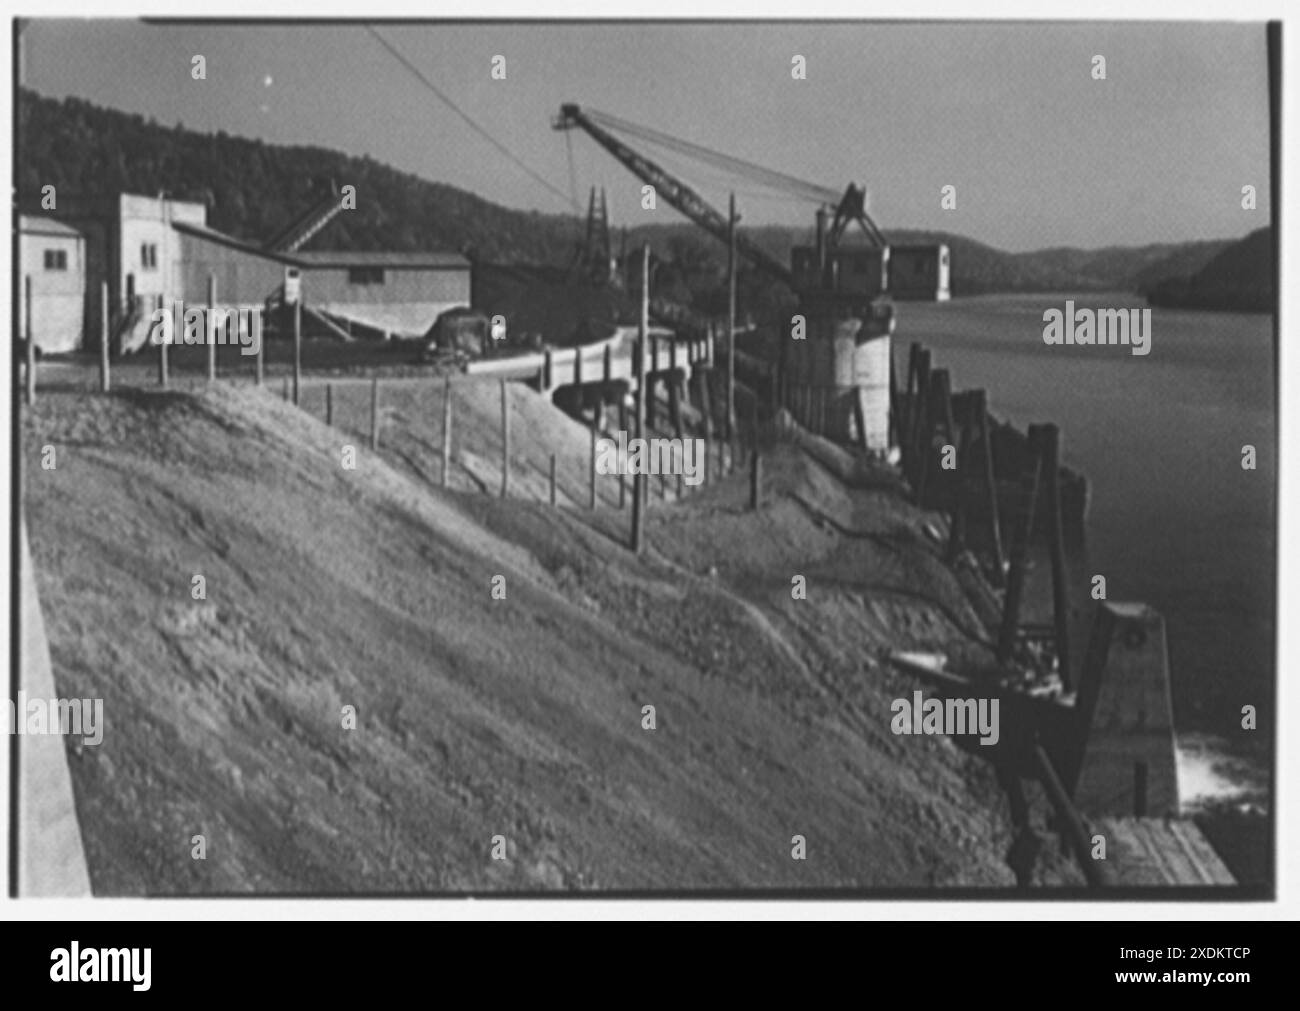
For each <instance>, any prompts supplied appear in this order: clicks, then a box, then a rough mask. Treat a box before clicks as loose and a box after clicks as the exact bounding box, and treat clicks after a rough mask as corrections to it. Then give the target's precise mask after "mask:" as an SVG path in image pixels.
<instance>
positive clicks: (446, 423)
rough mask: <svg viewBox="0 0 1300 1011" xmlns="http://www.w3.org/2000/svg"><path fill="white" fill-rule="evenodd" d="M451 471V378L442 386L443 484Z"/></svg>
mask: <svg viewBox="0 0 1300 1011" xmlns="http://www.w3.org/2000/svg"><path fill="white" fill-rule="evenodd" d="M450 473H451V379H447V381H446V382H445V384H444V385H443V388H442V486H443V487H444V488H446V487H447V480H448V477H449V475H450Z"/></svg>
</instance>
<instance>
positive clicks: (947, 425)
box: [931, 369, 966, 559]
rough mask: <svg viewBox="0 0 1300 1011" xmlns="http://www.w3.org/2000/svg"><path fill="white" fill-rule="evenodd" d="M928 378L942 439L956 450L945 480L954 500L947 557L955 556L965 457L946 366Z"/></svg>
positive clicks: (961, 529) (961, 538) (961, 536)
mask: <svg viewBox="0 0 1300 1011" xmlns="http://www.w3.org/2000/svg"><path fill="white" fill-rule="evenodd" d="M931 381H932V382H933V383H934V398H935V406H936V409H937V413H938V415H939V421H940V423H941V424H942V425H943V436H944V439H945V440H946V441H945V443H944V445H946V446H951V447H952V448H953V451H954V452H955V453H957V470H956V472H955V473H953V474H952V476H951V477H950V478H949V479H948V481H947V482H946V484H947V485H948V487H949V490H950V491H951V492H953V500H954V502H953V507H952V509H951V511H950V513H949V521H948V557H949V558H950V559H951V558H955V557H956V556H957V552H958V551H960V550H961V548H962V547H963V546H964V543H965V539H966V512H965V507H964V506H963V504H962V493H963V490H964V489H963V482H962V476H963V475H964V474H965V472H966V471H965V466H966V464H965V458H964V457H963V456H962V455H961V448H962V447H960V446H958V444H957V443H958V439H957V424H956V421H955V420H954V418H953V414H952V380H951V378H950V376H949V374H948V370H947V369H936V370H935V372H934V378H933V379H932V380H931Z"/></svg>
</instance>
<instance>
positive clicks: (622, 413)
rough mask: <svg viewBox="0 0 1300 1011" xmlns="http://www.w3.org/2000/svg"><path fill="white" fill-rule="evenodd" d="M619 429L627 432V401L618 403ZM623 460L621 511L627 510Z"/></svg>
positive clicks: (619, 473)
mask: <svg viewBox="0 0 1300 1011" xmlns="http://www.w3.org/2000/svg"><path fill="white" fill-rule="evenodd" d="M618 427H619V430H620V431H623V432H626V431H627V401H626V400H625V399H620V400H619V402H618ZM624 462H625V461H623V460H620V461H619V466H618V507H619V509H625V508H627V475H626V474H624V473H623V470H624V466H623V465H624Z"/></svg>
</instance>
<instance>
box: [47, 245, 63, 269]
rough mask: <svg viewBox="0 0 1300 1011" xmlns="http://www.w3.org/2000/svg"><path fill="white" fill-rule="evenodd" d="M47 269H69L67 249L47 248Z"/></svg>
mask: <svg viewBox="0 0 1300 1011" xmlns="http://www.w3.org/2000/svg"><path fill="white" fill-rule="evenodd" d="M45 269H46V270H67V269H68V251H67V250H66V249H47V250H45Z"/></svg>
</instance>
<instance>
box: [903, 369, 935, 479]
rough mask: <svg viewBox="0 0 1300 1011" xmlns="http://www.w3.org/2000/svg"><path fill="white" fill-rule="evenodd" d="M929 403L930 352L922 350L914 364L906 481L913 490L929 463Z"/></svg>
mask: <svg viewBox="0 0 1300 1011" xmlns="http://www.w3.org/2000/svg"><path fill="white" fill-rule="evenodd" d="M929 403H930V352H929V351H928V350H927V349H925V348H922V349H921V351H920V353H919V354H918V355H917V362H916V402H915V403H914V404H913V407H912V424H911V429H912V432H911V445H912V454H911V455H912V473H911V474H910V475H909V477H908V480H910V481H911V483H912V487H913V488H914V489H915V488H916V486H917V484H918V483H920V480H921V474H923V473H924V471H925V468H926V466H927V465H928V463H929V444H930V433H929V432H928V431H926V430H925V428H926V426H927V424H928V423H929Z"/></svg>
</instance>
